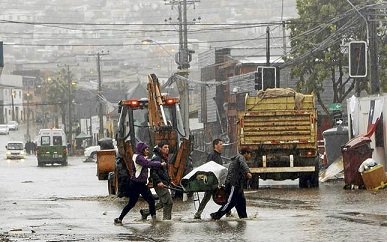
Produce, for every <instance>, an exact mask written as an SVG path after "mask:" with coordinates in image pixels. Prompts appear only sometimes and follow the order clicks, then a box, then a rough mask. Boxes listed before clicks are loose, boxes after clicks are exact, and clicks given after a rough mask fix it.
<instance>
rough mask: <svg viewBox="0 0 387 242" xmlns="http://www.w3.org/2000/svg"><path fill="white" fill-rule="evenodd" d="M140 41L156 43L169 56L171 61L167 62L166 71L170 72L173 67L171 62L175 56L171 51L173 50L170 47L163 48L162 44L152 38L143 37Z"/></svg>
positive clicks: (146, 43)
mask: <svg viewBox="0 0 387 242" xmlns="http://www.w3.org/2000/svg"><path fill="white" fill-rule="evenodd" d="M141 43H142V44H143V45H157V46H159V47H160V48H161V49H162V50H163V51H164V52H165V53H166V54H167V55H168V56H169V57H170V58H171V61H170V62H169V63H168V72H169V73H170V72H172V69H173V67H172V66H173V62H172V61H175V56H174V54H173V53H171V52H174V51H175V50H174V49H171V50H168V49H167V48H165V47H164V46H163V44H161V43H159V42H157V41H155V40H153V39H144V40H142V41H141Z"/></svg>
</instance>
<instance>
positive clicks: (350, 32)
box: [287, 0, 377, 114]
mask: <svg viewBox="0 0 387 242" xmlns="http://www.w3.org/2000/svg"><path fill="white" fill-rule="evenodd" d="M351 2H352V3H353V4H354V5H355V6H356V7H357V8H358V10H359V11H361V12H362V13H363V14H364V13H365V11H366V10H367V7H368V6H369V4H371V2H372V3H373V2H377V0H371V1H367V3H364V2H365V1H363V0H351ZM367 4H368V5H367ZM297 10H298V14H299V16H300V17H299V18H298V19H294V20H292V21H290V23H289V25H288V28H289V29H290V38H291V46H292V50H291V52H290V55H289V57H288V60H287V62H288V63H289V64H288V65H291V66H292V72H291V73H292V76H293V77H296V78H299V81H298V82H297V89H298V91H300V92H304V93H311V92H314V93H315V95H316V98H317V100H318V103H319V104H320V105H321V107H322V108H323V109H324V111H325V112H326V114H329V111H328V109H327V107H326V104H325V103H323V101H322V98H321V93H322V92H324V91H325V90H324V88H323V82H324V81H326V80H330V81H331V82H332V86H333V100H332V102H333V103H342V102H343V101H344V100H345V99H346V98H347V96H348V94H349V93H351V91H353V90H354V89H355V88H356V91H357V93H360V91H361V90H366V91H368V86H367V81H368V79H367V78H355V79H354V78H351V77H349V76H348V54H347V51H348V50H347V48H346V47H345V46H346V45H347V43H348V42H350V41H351V40H366V23H365V21H364V19H363V18H362V17H361V16H360V15H359V13H358V12H357V11H355V10H354V9H353V7H352V6H351V5H350V4H349V3H348V2H347V1H335V0H297Z"/></svg>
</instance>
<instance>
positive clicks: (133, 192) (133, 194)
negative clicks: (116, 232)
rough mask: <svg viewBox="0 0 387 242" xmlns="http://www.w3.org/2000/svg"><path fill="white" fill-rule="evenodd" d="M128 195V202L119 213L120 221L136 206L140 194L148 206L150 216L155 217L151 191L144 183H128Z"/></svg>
mask: <svg viewBox="0 0 387 242" xmlns="http://www.w3.org/2000/svg"><path fill="white" fill-rule="evenodd" d="M128 194H129V201H128V204H127V205H126V206H125V207H124V209H123V210H122V212H121V215H120V217H119V219H120V220H122V219H123V218H124V217H125V215H126V214H127V213H128V212H129V211H130V210H131V209H132V208H133V207H134V206H135V205H136V203H137V201H138V198H139V196H140V194H141V196H142V197H143V198H144V200H145V201H146V202H147V203H148V204H149V213H150V215H152V216H153V215H156V208H155V199H154V198H153V195H152V193H151V191H150V190H149V188H148V186H147V185H146V184H145V183H140V182H135V181H130V185H129V191H128Z"/></svg>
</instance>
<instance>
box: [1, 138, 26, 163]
mask: <svg viewBox="0 0 387 242" xmlns="http://www.w3.org/2000/svg"><path fill="white" fill-rule="evenodd" d="M5 149H6V151H5V158H6V159H24V158H25V155H26V152H25V150H24V143H23V142H22V141H8V143H7V145H6V146H5Z"/></svg>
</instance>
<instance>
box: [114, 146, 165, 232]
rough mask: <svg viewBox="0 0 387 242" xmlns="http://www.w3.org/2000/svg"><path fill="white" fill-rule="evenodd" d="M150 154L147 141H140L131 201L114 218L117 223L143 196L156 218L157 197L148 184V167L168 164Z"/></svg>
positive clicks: (131, 185)
mask: <svg viewBox="0 0 387 242" xmlns="http://www.w3.org/2000/svg"><path fill="white" fill-rule="evenodd" d="M148 155H149V147H148V145H147V144H145V143H142V142H140V143H138V144H137V145H136V152H135V154H134V155H133V157H132V160H133V162H134V165H133V169H132V174H133V175H132V176H131V177H130V184H129V192H128V194H129V201H128V204H127V205H126V206H125V207H124V209H123V210H122V212H121V215H120V216H119V217H118V218H115V219H114V224H115V225H122V220H123V219H124V217H125V215H126V214H127V213H128V212H129V211H130V210H131V209H132V208H133V207H134V206H135V205H136V203H137V201H138V198H139V196H140V194H141V196H142V197H143V198H144V200H145V201H146V202H147V203H148V204H149V213H150V215H151V216H152V220H153V221H155V220H156V208H155V199H154V198H153V195H152V193H151V191H150V189H149V187H148V186H147V182H148V168H160V167H161V166H166V165H167V164H166V163H165V162H160V161H152V160H149V159H148V158H147V156H148Z"/></svg>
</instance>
